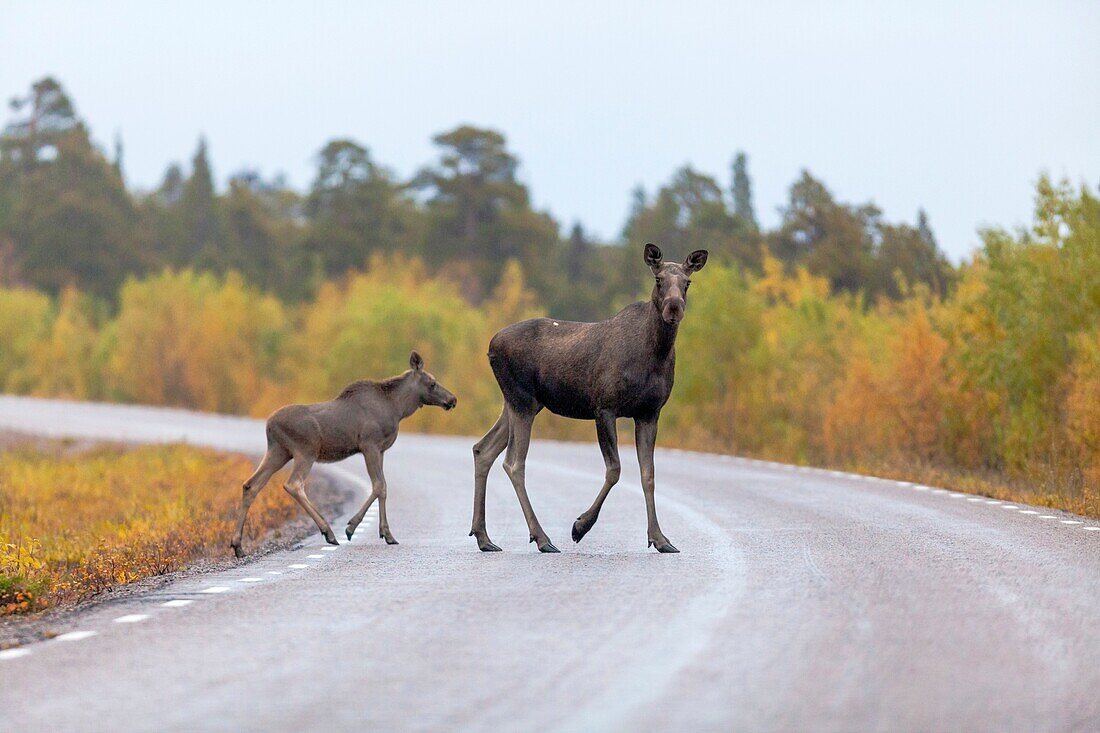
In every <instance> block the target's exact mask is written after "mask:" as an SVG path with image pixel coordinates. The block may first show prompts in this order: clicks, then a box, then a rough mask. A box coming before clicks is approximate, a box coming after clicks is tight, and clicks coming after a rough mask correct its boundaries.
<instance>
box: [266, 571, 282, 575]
mask: <svg viewBox="0 0 1100 733" xmlns="http://www.w3.org/2000/svg"><path fill="white" fill-rule="evenodd" d="M267 574H268V575H282V574H283V571H282V570H268V571H267Z"/></svg>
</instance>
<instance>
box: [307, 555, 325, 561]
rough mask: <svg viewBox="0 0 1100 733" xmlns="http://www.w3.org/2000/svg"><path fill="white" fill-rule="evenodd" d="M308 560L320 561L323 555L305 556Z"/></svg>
mask: <svg viewBox="0 0 1100 733" xmlns="http://www.w3.org/2000/svg"><path fill="white" fill-rule="evenodd" d="M306 557H308V558H309V559H310V560H320V559H321V558H322V557H324V555H306Z"/></svg>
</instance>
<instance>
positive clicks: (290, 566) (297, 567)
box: [287, 562, 309, 570]
mask: <svg viewBox="0 0 1100 733" xmlns="http://www.w3.org/2000/svg"><path fill="white" fill-rule="evenodd" d="M287 567H288V568H294V569H295V570H301V569H302V568H308V567H309V565H306V564H305V563H300V562H296V563H293V564H291V565H287Z"/></svg>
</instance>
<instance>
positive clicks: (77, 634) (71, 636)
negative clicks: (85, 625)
mask: <svg viewBox="0 0 1100 733" xmlns="http://www.w3.org/2000/svg"><path fill="white" fill-rule="evenodd" d="M97 633H99V632H97V631H70V632H69V633H67V634H60V635H58V636H55V637H54V638H53V640H54V641H80V640H81V639H87V638H88V637H89V636H95V635H96V634H97Z"/></svg>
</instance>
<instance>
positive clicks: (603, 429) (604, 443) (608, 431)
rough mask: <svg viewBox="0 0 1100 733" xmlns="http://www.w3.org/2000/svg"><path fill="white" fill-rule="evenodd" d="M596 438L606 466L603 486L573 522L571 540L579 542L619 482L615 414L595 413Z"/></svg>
mask: <svg viewBox="0 0 1100 733" xmlns="http://www.w3.org/2000/svg"><path fill="white" fill-rule="evenodd" d="M596 438H597V439H598V440H599V442H600V452H601V453H603V462H604V466H605V467H606V469H607V470H606V472H605V473H604V480H603V488H602V489H600V493H599V495H598V496H597V497H596V500H595V501H594V502H592V506H590V507H589V508H588V511H586V512H585V513H584V514H582V515H580V516H579V517H577V521H575V522H573V541H574V542H580V541H581V538H583V537H584V536H585V535H586V534H588V530H590V529H592V527H593V525H595V524H596V520H597V519H599V518H600V509H602V508H603V503H604V501H605V500H606V499H607V495H608V494H610V493H611V487H612V486H614V485H615V484H617V483H618V482H619V473H620V464H619V445H618V435H617V431H616V429H615V416H614V415H613V414H612V413H610V412H600V413H599V414H597V415H596Z"/></svg>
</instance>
